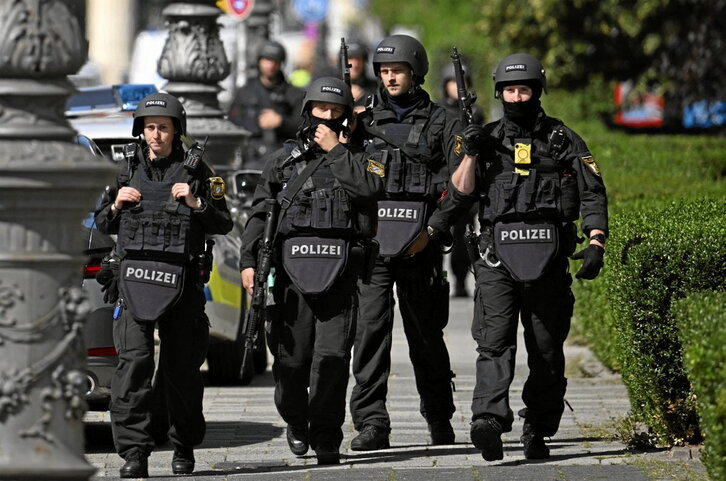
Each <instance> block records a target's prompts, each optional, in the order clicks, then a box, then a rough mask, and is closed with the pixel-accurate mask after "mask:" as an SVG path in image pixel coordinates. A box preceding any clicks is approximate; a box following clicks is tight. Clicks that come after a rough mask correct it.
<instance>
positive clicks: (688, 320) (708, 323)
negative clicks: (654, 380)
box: [673, 291, 726, 479]
mask: <svg viewBox="0 0 726 481" xmlns="http://www.w3.org/2000/svg"><path fill="white" fill-rule="evenodd" d="M673 312H674V316H675V319H676V322H677V325H678V328H679V333H680V335H679V336H680V339H681V342H682V343H683V359H684V362H685V366H686V371H687V372H688V378H689V379H690V380H691V384H692V386H693V392H694V393H695V395H696V408H697V410H698V415H699V418H700V421H701V423H700V425H701V429H702V430H703V436H704V444H705V448H704V453H703V457H702V460H703V463H704V464H705V465H706V468H707V469H708V472H709V475H710V476H711V478H712V479H726V382H725V381H724V380H726V329H725V328H724V326H726V315H725V314H724V313H726V293H725V292H724V291H720V292H701V293H696V294H693V295H690V296H688V297H686V298H685V299H682V300H680V301H678V302H677V303H676V304H675V305H674V309H673Z"/></svg>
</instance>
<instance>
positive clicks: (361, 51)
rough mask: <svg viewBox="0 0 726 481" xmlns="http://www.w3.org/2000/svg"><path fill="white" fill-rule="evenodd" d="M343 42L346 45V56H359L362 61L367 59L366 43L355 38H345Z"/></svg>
mask: <svg viewBox="0 0 726 481" xmlns="http://www.w3.org/2000/svg"><path fill="white" fill-rule="evenodd" d="M345 44H346V45H347V46H348V57H360V58H362V59H363V61H364V62H366V61H368V46H367V45H366V44H364V43H363V42H361V41H360V40H358V39H357V38H353V39H350V40H347V39H346V41H345Z"/></svg>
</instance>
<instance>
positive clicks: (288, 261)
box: [282, 237, 348, 295]
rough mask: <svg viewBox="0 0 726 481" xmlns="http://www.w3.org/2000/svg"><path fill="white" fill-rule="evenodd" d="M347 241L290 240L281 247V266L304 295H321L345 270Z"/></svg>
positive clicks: (310, 238)
mask: <svg viewBox="0 0 726 481" xmlns="http://www.w3.org/2000/svg"><path fill="white" fill-rule="evenodd" d="M347 261H348V241H347V240H344V239H327V238H323V237H293V238H290V239H285V241H284V242H283V243H282V265H283V267H284V268H285V272H287V274H288V275H289V276H290V279H291V280H292V282H293V284H295V287H297V288H298V289H299V290H300V292H302V293H303V294H308V295H314V294H320V293H323V292H325V291H327V290H328V289H330V288H331V287H332V286H333V283H335V281H336V280H337V279H338V277H340V275H341V274H342V273H343V271H344V270H345V266H346V263H347Z"/></svg>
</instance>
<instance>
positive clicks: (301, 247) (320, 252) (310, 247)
mask: <svg viewBox="0 0 726 481" xmlns="http://www.w3.org/2000/svg"><path fill="white" fill-rule="evenodd" d="M342 253H343V249H342V246H341V245H340V244H317V243H312V242H311V243H309V244H293V245H291V246H290V257H291V258H294V257H340V256H341V255H342Z"/></svg>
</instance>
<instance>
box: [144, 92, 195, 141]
mask: <svg viewBox="0 0 726 481" xmlns="http://www.w3.org/2000/svg"><path fill="white" fill-rule="evenodd" d="M143 117H171V118H172V120H173V121H174V126H176V131H177V134H179V135H185V134H186V131H187V113H186V111H185V110H184V106H183V105H182V104H181V102H179V100H177V98H176V97H174V96H173V95H170V94H167V93H155V94H151V95H147V96H146V97H144V98H143V99H142V100H141V102H139V106H138V107H137V108H136V112H134V125H133V127H132V128H131V135H133V136H134V137H136V136H137V135H141V132H143V131H144V121H143V120H142V118H143Z"/></svg>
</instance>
